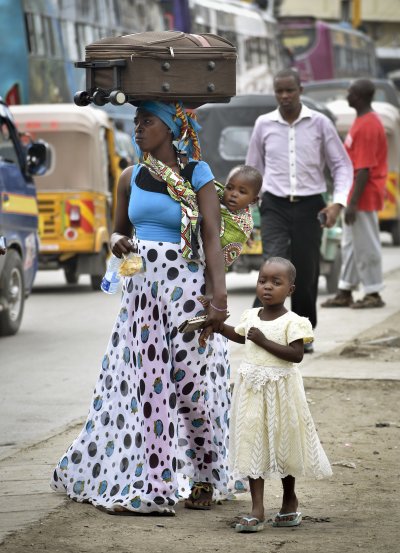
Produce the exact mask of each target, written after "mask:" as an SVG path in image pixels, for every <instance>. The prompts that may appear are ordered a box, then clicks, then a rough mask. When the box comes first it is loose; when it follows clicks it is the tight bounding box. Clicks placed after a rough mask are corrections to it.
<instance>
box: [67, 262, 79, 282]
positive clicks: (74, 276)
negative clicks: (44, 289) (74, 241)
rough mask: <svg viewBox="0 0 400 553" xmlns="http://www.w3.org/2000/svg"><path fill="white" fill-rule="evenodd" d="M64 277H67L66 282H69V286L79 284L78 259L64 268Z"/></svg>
mask: <svg viewBox="0 0 400 553" xmlns="http://www.w3.org/2000/svg"><path fill="white" fill-rule="evenodd" d="M64 275H65V280H66V281H67V284H78V280H79V273H78V271H77V260H76V259H73V260H71V261H70V262H69V263H68V264H67V265H66V266H65V267H64Z"/></svg>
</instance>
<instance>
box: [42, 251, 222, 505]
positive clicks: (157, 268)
mask: <svg viewBox="0 0 400 553" xmlns="http://www.w3.org/2000/svg"><path fill="white" fill-rule="evenodd" d="M139 249H140V253H141V255H142V257H143V259H144V262H145V266H146V271H145V272H144V273H143V274H138V275H135V276H134V277H132V278H125V279H124V285H123V293H122V301H121V308H120V312H119V314H118V316H117V320H116V322H115V325H114V328H113V330H112V334H111V338H110V341H109V344H108V348H107V351H106V353H105V355H104V358H103V360H102V363H101V369H100V375H99V378H98V381H97V383H96V387H95V390H94V393H93V399H92V402H91V405H90V410H89V414H88V418H87V421H86V423H85V425H84V427H83V429H82V431H81V433H80V435H79V436H78V437H77V438H76V440H75V441H74V442H73V443H72V445H71V446H70V447H69V448H68V450H67V452H66V453H65V455H64V456H63V457H62V458H61V460H60V462H59V463H58V465H57V467H56V468H55V470H54V474H53V478H52V481H51V487H52V488H53V489H54V490H56V491H62V492H66V493H67V494H68V496H69V497H71V498H73V499H75V500H76V501H79V502H83V501H86V502H90V503H92V504H93V505H97V506H102V507H105V508H107V509H110V510H114V509H115V508H119V509H120V508H121V507H124V508H125V509H128V510H131V511H136V512H141V513H149V512H154V511H157V512H173V506H174V504H175V503H176V502H177V501H178V499H179V498H180V497H185V496H187V495H188V493H189V487H190V484H191V481H193V480H194V481H203V482H211V483H212V484H213V485H214V487H215V489H216V494H217V495H221V494H222V495H225V494H226V493H227V480H228V474H227V436H228V428H227V427H228V408H229V401H230V398H229V390H228V380H229V364H228V361H227V355H226V341H225V339H224V338H223V337H222V336H220V335H217V334H215V335H214V336H213V338H212V339H210V340H209V342H208V344H207V347H206V348H201V347H199V344H198V337H199V332H198V331H197V332H192V333H186V334H181V333H179V332H178V331H177V326H178V325H179V324H180V323H181V322H182V321H183V320H185V319H187V318H190V317H193V316H196V315H199V314H201V312H202V307H201V304H200V303H199V302H198V301H197V300H196V297H197V296H198V295H200V294H204V292H205V290H204V266H203V265H202V264H201V263H195V262H188V261H186V260H184V259H183V258H182V256H181V251H180V249H179V245H178V244H171V243H157V242H150V241H143V240H141V241H139Z"/></svg>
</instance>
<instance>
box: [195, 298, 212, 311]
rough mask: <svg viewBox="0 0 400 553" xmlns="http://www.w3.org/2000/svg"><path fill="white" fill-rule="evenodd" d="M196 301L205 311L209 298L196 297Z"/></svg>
mask: <svg viewBox="0 0 400 553" xmlns="http://www.w3.org/2000/svg"><path fill="white" fill-rule="evenodd" d="M196 299H197V301H199V302H200V303H201V305H202V306H203V307H204V309H207V307H208V306H209V305H210V301H211V296H197V298H196Z"/></svg>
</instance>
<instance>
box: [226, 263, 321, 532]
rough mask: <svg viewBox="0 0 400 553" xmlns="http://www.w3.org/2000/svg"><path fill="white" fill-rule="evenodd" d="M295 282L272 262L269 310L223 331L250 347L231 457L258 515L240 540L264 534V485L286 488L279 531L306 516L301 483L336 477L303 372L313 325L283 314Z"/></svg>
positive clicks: (240, 528)
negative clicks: (298, 490)
mask: <svg viewBox="0 0 400 553" xmlns="http://www.w3.org/2000/svg"><path fill="white" fill-rule="evenodd" d="M295 276H296V269H295V267H294V266H293V265H292V263H291V262H290V261H288V260H287V259H283V258H281V257H273V258H270V259H268V260H267V261H266V262H265V263H264V264H263V265H262V267H261V269H260V272H259V276H258V281H257V288H256V293H257V297H258V298H259V300H260V301H261V303H262V305H263V307H262V308H260V307H257V308H254V309H247V310H246V311H245V312H244V313H243V315H242V317H241V320H240V323H239V325H238V326H236V327H232V326H229V325H227V324H225V323H224V324H223V325H222V326H221V330H220V333H221V334H222V335H223V336H225V337H226V338H228V339H230V340H233V341H234V342H238V343H240V344H245V357H244V360H243V361H242V363H241V365H240V368H239V370H238V374H237V379H236V382H235V387H234V392H233V400H232V408H231V422H230V452H229V453H230V468H231V471H232V475H233V477H234V478H235V477H237V478H245V477H248V478H249V484H250V491H251V497H252V511H251V513H250V515H249V516H244V517H242V518H241V520H240V522H239V523H238V524H236V527H235V530H236V531H237V532H256V531H259V530H262V529H263V528H264V524H265V518H264V501H263V500H264V480H265V479H266V478H281V480H282V486H283V500H282V507H281V509H280V511H279V513H277V514H276V516H275V519H274V521H273V526H297V525H298V524H300V522H301V513H300V512H299V511H298V500H297V497H296V494H295V478H297V477H299V476H308V477H313V478H324V477H328V476H331V474H332V470H331V467H330V464H329V461H328V459H327V456H326V454H325V452H324V450H323V448H322V446H321V443H320V441H319V438H318V435H317V432H316V429H315V425H314V422H313V420H312V417H311V413H310V411H309V408H308V404H307V401H306V396H305V392H304V386H303V380H302V377H301V374H300V372H299V369H298V368H297V363H300V361H301V360H302V359H303V354H304V342H310V341H312V340H313V333H312V327H311V323H310V321H309V320H308V319H306V318H305V317H300V316H299V315H297V314H295V313H293V312H290V311H287V309H286V308H285V307H284V302H285V300H286V298H287V297H288V296H290V295H291V294H292V293H293V291H294V288H295V285H294V281H295Z"/></svg>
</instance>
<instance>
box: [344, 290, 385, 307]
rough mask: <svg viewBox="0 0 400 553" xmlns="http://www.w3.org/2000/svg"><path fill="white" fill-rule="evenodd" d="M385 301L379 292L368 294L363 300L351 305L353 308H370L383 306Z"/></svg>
mask: <svg viewBox="0 0 400 553" xmlns="http://www.w3.org/2000/svg"><path fill="white" fill-rule="evenodd" d="M384 305H385V302H384V301H383V300H382V298H381V297H380V295H379V294H374V295H373V294H367V295H366V296H364V297H363V299H362V300H357V301H356V302H355V303H353V305H352V306H351V308H352V309H369V308H371V307H383V306H384Z"/></svg>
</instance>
